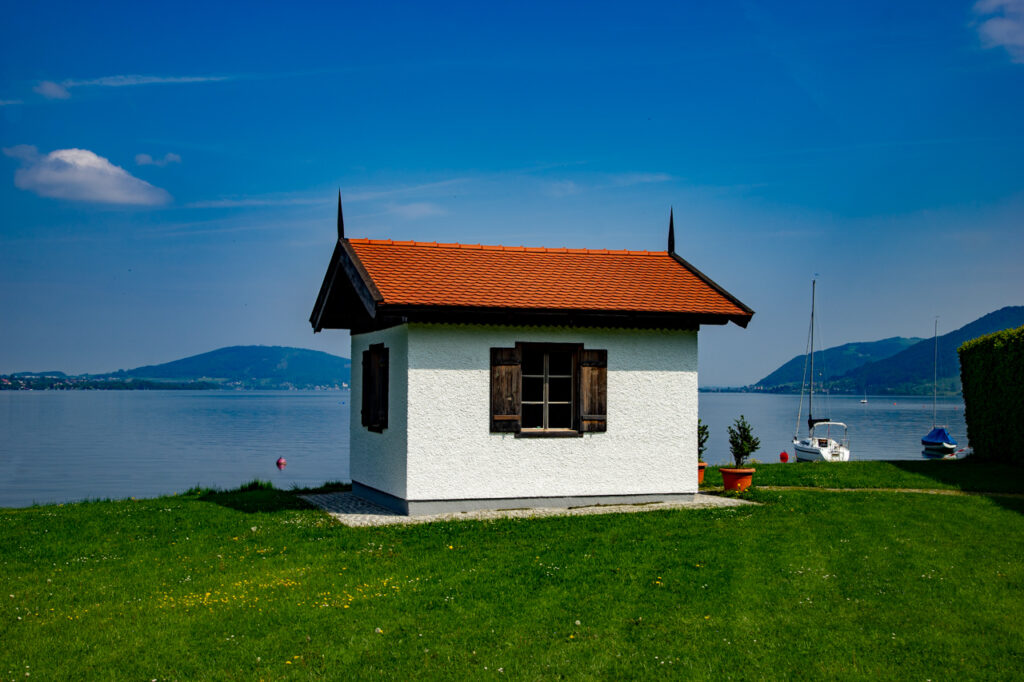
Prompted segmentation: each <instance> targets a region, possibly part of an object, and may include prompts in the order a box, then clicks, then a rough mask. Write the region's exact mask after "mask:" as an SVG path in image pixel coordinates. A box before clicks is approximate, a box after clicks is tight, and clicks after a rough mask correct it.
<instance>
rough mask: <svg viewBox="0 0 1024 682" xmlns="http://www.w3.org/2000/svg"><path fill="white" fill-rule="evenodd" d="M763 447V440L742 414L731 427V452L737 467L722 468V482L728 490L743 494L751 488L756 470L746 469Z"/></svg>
mask: <svg viewBox="0 0 1024 682" xmlns="http://www.w3.org/2000/svg"><path fill="white" fill-rule="evenodd" d="M760 447H761V440H760V439H759V438H756V437H755V436H754V433H753V430H752V429H751V428H750V424H749V423H747V419H746V417H744V416H743V415H742V414H741V415H740V417H739V419H737V420H736V421H734V422H733V423H732V426H730V427H729V451H730V452H732V459H733V462H735V463H736V466H735V467H722V469H721V471H722V482H723V483H724V484H725V489H726V490H737V491H739V492H743V491H744V490H746V489H747V488H749V487H750V481H751V480H752V479H753V477H754V469H751V468H746V467H744V466H743V465H744V464H745V463H746V461H747V458H749V457H750V456H751V455H752V454H754V452H755V451H756V450H757V449H758V448H760Z"/></svg>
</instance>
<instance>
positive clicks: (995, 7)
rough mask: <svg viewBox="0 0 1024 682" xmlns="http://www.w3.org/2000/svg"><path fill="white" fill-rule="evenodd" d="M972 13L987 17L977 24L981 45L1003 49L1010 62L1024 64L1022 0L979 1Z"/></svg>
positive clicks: (1023, 2) (1023, 11) (1023, 4)
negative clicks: (1007, 54)
mask: <svg viewBox="0 0 1024 682" xmlns="http://www.w3.org/2000/svg"><path fill="white" fill-rule="evenodd" d="M974 11H975V13H976V14H979V15H981V16H986V17H988V18H986V19H984V20H983V21H982V22H981V23H980V24H978V35H979V36H980V37H981V44H982V45H984V46H985V47H986V48H993V47H1002V48H1005V49H1006V51H1007V52H1008V53H1009V55H1010V59H1011V61H1014V62H1016V63H1018V64H1024V0H981V1H980V2H978V3H976V4H975V5H974Z"/></svg>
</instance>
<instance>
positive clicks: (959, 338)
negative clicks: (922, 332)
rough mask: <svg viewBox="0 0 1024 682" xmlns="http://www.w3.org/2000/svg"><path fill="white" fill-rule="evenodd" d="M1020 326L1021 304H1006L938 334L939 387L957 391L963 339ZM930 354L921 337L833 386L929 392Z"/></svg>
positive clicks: (932, 354) (932, 350)
mask: <svg viewBox="0 0 1024 682" xmlns="http://www.w3.org/2000/svg"><path fill="white" fill-rule="evenodd" d="M1022 325H1024V306H1007V307H1005V308H1001V309H1000V310H997V311H995V312H992V313H989V314H988V315H985V316H984V317H980V318H978V319H977V320H975V321H974V322H971V323H970V324H967V325H964V326H963V327H960V328H959V329H957V330H955V331H951V332H949V333H948V334H943V335H942V336H940V337H939V363H938V377H939V390H940V391H943V392H945V393H959V392H960V358H959V356H958V355H957V352H956V350H957V348H959V347H960V345H961V344H962V343H963V342H964V341H970V340H971V339H975V338H977V337H979V336H983V335H985V334H991V333H992V332H998V331H1002V330H1003V329H1013V328H1015V327H1020V326H1022ZM934 357H935V343H934V341H933V340H932V339H925V340H923V341H921V342H920V343H918V344H916V345H913V346H911V347H910V348H907V349H906V350H904V351H901V352H899V353H897V354H895V355H893V356H891V357H888V358H885V359H884V360H879V361H878V362H872V363H868V364H866V365H863V366H861V367H858V368H857V369H855V370H853V371H850V372H847V373H846V374H845V375H844V376H843V377H841V378H840V379H839V380H838V381H837V382H836V389H837V390H839V391H844V390H846V391H852V392H856V391H857V390H860V389H859V388H856V387H860V386H867V387H868V391H869V392H883V391H884V392H887V393H900V394H905V395H914V394H924V393H931V391H932V372H933V366H934Z"/></svg>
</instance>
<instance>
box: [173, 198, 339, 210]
mask: <svg viewBox="0 0 1024 682" xmlns="http://www.w3.org/2000/svg"><path fill="white" fill-rule="evenodd" d="M327 196H328V197H330V195H327ZM332 201H335V199H334V198H333V197H332V198H324V195H320V196H317V197H298V196H296V197H292V196H284V197H280V196H278V197H239V198H236V199H208V200H204V201H193V202H192V203H189V204H186V207H187V208H246V207H249V206H314V205H316V204H324V205H329V204H330V203H331V202H332Z"/></svg>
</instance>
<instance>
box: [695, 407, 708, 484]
mask: <svg viewBox="0 0 1024 682" xmlns="http://www.w3.org/2000/svg"><path fill="white" fill-rule="evenodd" d="M710 437H711V432H710V430H709V429H708V425H707V424H705V423H704V422H703V421H701V420H700V419H699V418H698V419H697V485H700V484H701V483H703V482H704V468H705V467H707V462H705V461H704V450H706V449H707V447H708V438H710Z"/></svg>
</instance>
